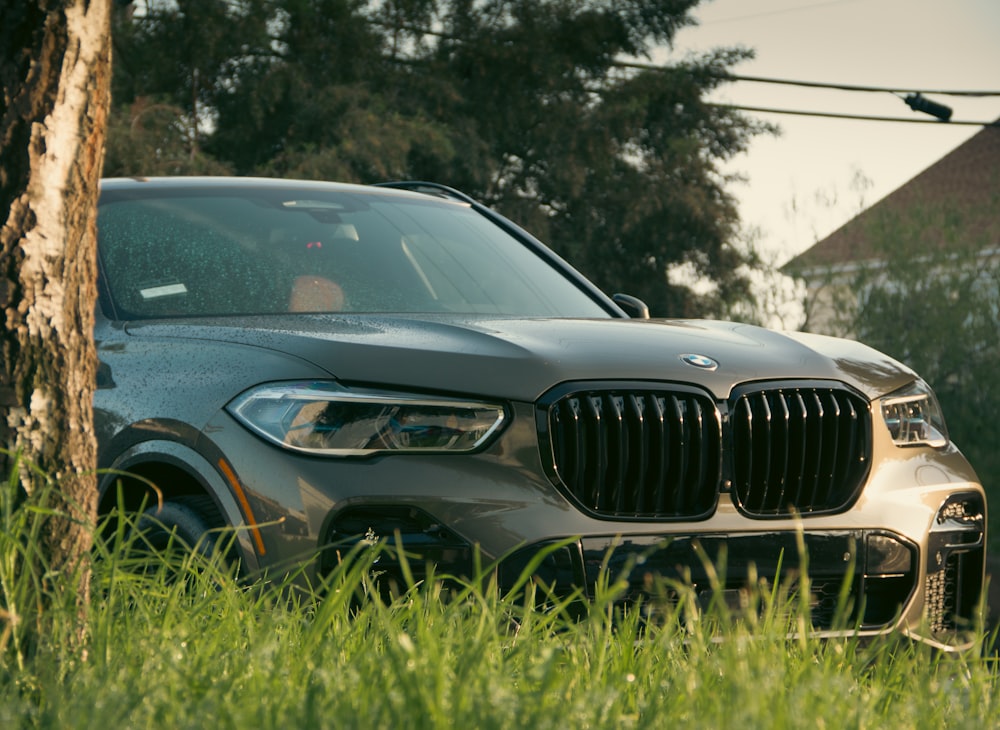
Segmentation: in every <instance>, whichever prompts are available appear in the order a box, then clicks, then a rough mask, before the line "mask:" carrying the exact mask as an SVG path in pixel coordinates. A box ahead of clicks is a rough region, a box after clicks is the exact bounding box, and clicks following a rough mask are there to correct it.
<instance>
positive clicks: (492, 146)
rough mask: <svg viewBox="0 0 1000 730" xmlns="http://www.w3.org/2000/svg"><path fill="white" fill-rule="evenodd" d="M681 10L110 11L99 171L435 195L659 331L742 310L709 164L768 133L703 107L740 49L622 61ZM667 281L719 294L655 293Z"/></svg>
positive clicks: (135, 6)
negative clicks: (551, 256)
mask: <svg viewBox="0 0 1000 730" xmlns="http://www.w3.org/2000/svg"><path fill="white" fill-rule="evenodd" d="M696 3H697V0H624V1H623V0H587V1H581V0H384V1H383V2H363V1H361V0H146V2H144V3H125V4H120V7H119V10H118V12H117V16H116V29H115V33H116V35H115V48H116V55H115V77H114V84H115V100H116V110H115V115H116V121H115V123H114V125H113V127H112V131H111V140H110V147H109V155H108V163H107V164H108V173H109V174H150V173H158V172H172V173H196V172H205V171H215V170H222V171H229V172H232V173H234V174H239V175H249V174H266V175H277V176H287V177H302V178H326V179H339V180H347V181H358V182H377V181H381V180H385V179H400V178H411V179H429V180H434V181H437V182H442V183H445V184H448V185H452V186H453V187H457V188H460V189H462V190H464V191H465V192H467V193H469V194H471V195H473V196H474V197H476V198H478V199H481V200H483V201H484V202H485V203H487V204H490V205H492V206H494V207H496V208H497V209H499V210H500V211H501V212H503V213H505V214H506V215H508V216H509V217H511V218H512V219H514V220H516V221H517V222H519V223H521V224H523V225H525V226H526V227H528V228H529V229H530V230H532V231H533V232H535V233H537V234H538V235H539V236H540V237H541V238H543V239H544V240H546V241H547V242H548V243H550V244H551V245H552V246H553V247H554V248H555V249H556V250H557V251H558V252H560V253H561V254H563V255H564V256H565V257H567V258H568V259H570V260H571V261H572V262H573V263H574V264H575V265H576V266H577V267H578V268H580V269H581V270H582V271H583V272H584V273H585V274H587V275H588V276H590V277H591V278H592V279H594V280H595V281H596V282H597V283H598V284H599V285H600V286H602V287H603V288H604V289H606V290H609V291H627V292H629V293H632V294H636V295H638V296H640V297H642V298H644V299H646V300H647V301H648V303H649V304H650V305H651V308H652V310H653V313H654V314H658V315H674V316H692V315H709V314H719V313H721V312H723V311H724V310H726V309H727V308H728V307H729V305H731V304H732V303H733V302H735V301H739V300H740V299H744V298H746V297H748V296H749V291H748V284H747V280H746V277H745V269H743V268H742V267H741V264H743V263H746V259H747V256H746V254H745V253H743V252H741V250H740V249H739V248H738V247H737V246H736V245H734V243H733V242H734V240H735V233H736V227H737V224H738V220H737V213H736V210H735V206H734V203H733V200H732V199H731V197H730V196H729V195H728V194H727V193H726V191H725V184H726V182H727V181H726V180H725V179H724V178H723V177H722V175H721V174H720V172H719V163H720V162H722V161H724V160H726V159H728V158H729V157H731V156H732V155H734V154H737V153H739V152H740V151H742V150H744V149H745V148H746V145H747V144H748V142H749V140H750V138H751V137H752V136H753V135H754V134H756V133H758V132H761V131H763V130H764V128H763V127H761V126H758V125H755V124H753V123H751V122H749V121H748V120H747V119H746V118H744V117H741V116H740V115H739V114H738V113H736V112H734V111H732V110H728V109H724V108H719V107H716V106H712V105H709V104H706V103H705V101H704V97H705V95H706V93H707V92H708V91H710V90H711V89H712V88H714V87H715V86H716V85H717V84H719V83H720V82H721V79H722V78H723V76H724V75H725V73H726V71H727V69H728V67H729V66H731V65H732V64H734V63H737V62H738V61H740V60H741V59H743V58H745V57H746V56H747V55H748V52H746V51H742V50H720V51H717V52H714V53H710V54H706V55H704V56H701V57H695V58H691V59H689V60H687V61H685V62H683V63H679V64H675V65H673V66H671V67H669V68H665V69H662V70H647V69H638V68H634V67H628V66H624V65H622V63H620V61H621V59H626V58H643V57H648V56H649V54H650V52H651V50H652V49H653V48H655V47H657V46H667V45H669V44H670V43H671V42H672V41H673V39H674V37H675V35H676V33H677V32H678V31H679V30H680V29H681V28H683V27H685V26H687V25H690V24H691V23H692V20H691V17H690V15H689V12H690V10H691V9H692V7H693V6H694V5H695V4H696ZM679 265H685V266H686V267H687V268H688V269H690V270H691V271H693V272H694V275H695V276H697V277H701V278H703V279H707V280H708V281H710V282H712V283H714V284H715V286H714V287H710V288H709V293H708V294H705V295H702V296H700V297H696V296H694V295H693V294H692V293H691V291H690V290H689V289H688V288H686V287H685V286H682V285H679V284H672V283H670V281H669V280H668V277H667V272H668V270H670V269H671V268H672V267H676V266H679Z"/></svg>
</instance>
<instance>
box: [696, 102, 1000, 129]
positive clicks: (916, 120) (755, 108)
mask: <svg viewBox="0 0 1000 730" xmlns="http://www.w3.org/2000/svg"><path fill="white" fill-rule="evenodd" d="M708 106H714V107H718V108H720V109H735V110H738V111H743V112H757V113H759V114H791V115H794V116H799V117H829V118H832V119H856V120H859V121H866V122H903V123H904V124H940V125H942V126H946V127H948V126H964V127H997V126H1000V124H998V123H997V122H971V121H954V120H951V121H947V122H943V121H941V120H939V119H920V118H916V117H912V118H911V117H880V116H869V115H866V114H838V113H836V112H811V111H802V110H797V109H771V108H768V107H759V106H742V105H739V104H716V103H712V102H709V103H708Z"/></svg>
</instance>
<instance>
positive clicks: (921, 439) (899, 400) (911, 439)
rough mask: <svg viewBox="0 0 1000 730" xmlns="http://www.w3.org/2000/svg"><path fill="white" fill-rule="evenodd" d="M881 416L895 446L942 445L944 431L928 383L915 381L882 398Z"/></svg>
mask: <svg viewBox="0 0 1000 730" xmlns="http://www.w3.org/2000/svg"><path fill="white" fill-rule="evenodd" d="M882 419H883V420H884V421H885V425H886V426H887V427H888V428H889V433H890V434H892V440H893V442H894V443H895V444H896V446H944V445H945V444H947V443H948V430H947V428H945V425H944V415H943V414H942V412H941V406H940V405H938V402H937V398H935V397H934V392H933V391H932V390H931V388H930V386H929V385H927V383H925V382H923V381H922V380H917V381H915V382H913V383H911V384H910V385H908V386H906V387H905V388H901V389H900V390H897V391H896V392H895V393H891V394H890V395H888V396H886V397H885V398H883V399H882Z"/></svg>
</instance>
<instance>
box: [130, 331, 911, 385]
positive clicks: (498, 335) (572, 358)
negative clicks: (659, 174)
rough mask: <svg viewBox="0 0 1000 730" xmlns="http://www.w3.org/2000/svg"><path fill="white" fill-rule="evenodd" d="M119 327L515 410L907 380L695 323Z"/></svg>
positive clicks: (831, 352)
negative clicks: (540, 402) (593, 383)
mask: <svg viewBox="0 0 1000 730" xmlns="http://www.w3.org/2000/svg"><path fill="white" fill-rule="evenodd" d="M126 330H127V332H128V333H129V334H130V335H133V336H136V337H167V338H173V337H176V338H184V339H196V340H205V341H214V342H225V343H230V344H238V345H244V346H248V347H256V348H266V349H269V350H277V351H280V352H284V353H288V354H291V355H294V356H296V357H298V358H301V359H303V360H307V361H309V362H311V363H313V364H315V365H317V366H318V367H320V368H322V369H323V370H325V371H326V372H328V373H330V375H332V376H333V377H335V378H338V379H340V380H343V381H346V382H355V383H369V384H378V385H381V386H384V387H398V388H406V389H420V390H430V391H436V392H453V393H463V394H476V395H480V396H493V397H500V398H508V399H512V400H522V401H534V400H536V399H537V398H538V397H539V396H540V395H541V394H542V393H544V392H545V391H546V390H548V389H549V388H551V387H552V386H554V385H556V384H559V383H563V382H567V381H579V380H655V381H672V382H684V383H694V384H698V385H700V386H702V387H704V388H706V389H707V390H709V391H710V392H711V393H712V394H713V395H714V396H715V397H716V398H719V399H724V398H727V397H728V396H729V394H730V392H731V390H732V389H733V388H734V387H735V386H737V385H739V384H742V383H746V382H752V381H760V380H774V379H832V380H839V381H842V382H845V383H847V384H849V385H851V386H853V387H855V388H857V389H858V390H860V391H861V392H862V393H864V394H865V395H867V396H868V397H869V398H875V397H877V396H879V395H883V394H885V393H888V392H891V391H892V390H895V389H896V388H899V387H901V386H903V385H905V384H907V383H908V382H910V381H912V380H913V379H914V377H915V375H914V373H913V371H911V370H910V369H908V368H906V367H905V366H903V365H901V364H900V363H898V362H897V361H895V360H893V359H892V358H890V357H888V356H886V355H883V354H882V353H879V352H877V351H876V350H873V349H871V348H869V347H866V346H864V345H862V344H860V343H857V342H853V341H850V340H842V339H836V338H830V337H822V336H819V335H807V334H803V333H782V332H776V331H773V330H768V329H763V328H760V327H754V326H751V325H746V324H739V323H733V322H715V321H703V320H692V321H681V320H620V319H607V320H592V319H545V318H539V319H510V318H496V317H477V316H430V315H419V316H416V315H414V316H407V315H398V316H383V315H289V316H269V317H255V318H240V320H239V324H238V325H237V324H235V323H234V321H233V320H232V319H217V320H197V321H192V320H186V321H184V322H178V321H171V322H165V321H158V322H142V323H130V324H128V325H127V326H126ZM685 355H699V356H703V357H707V358H711V359H712V360H714V361H715V362H716V363H717V367H716V368H715V369H714V370H709V369H706V368H703V367H697V366H695V365H692V364H690V363H689V362H687V361H685V360H684V358H683V356H685ZM281 377H282V376H281V374H280V373H275V379H281Z"/></svg>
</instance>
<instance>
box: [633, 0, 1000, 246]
mask: <svg viewBox="0 0 1000 730" xmlns="http://www.w3.org/2000/svg"><path fill="white" fill-rule="evenodd" d="M693 14H694V16H695V17H696V18H697V19H698V21H699V25H698V26H696V27H690V28H685V29H683V30H681V31H680V32H679V33H678V34H677V36H676V38H675V43H674V47H673V48H672V49H659V50H658V51H657V52H656V53H655V54H654V56H653V58H652V60H653V61H654V62H656V63H664V62H670V61H671V60H677V59H681V58H684V57H686V56H687V55H688V54H691V53H699V52H704V51H706V50H709V49H712V48H719V47H732V46H743V47H747V48H750V49H753V50H754V52H755V54H756V57H755V58H754V59H753V60H751V61H745V62H743V63H740V64H738V65H736V66H734V67H732V69H731V71H732V73H734V74H737V75H742V76H759V77H766V78H774V79H789V80H794V81H809V82H821V83H830V84H841V85H857V86H876V87H886V88H890V89H894V90H898V91H900V92H909V91H915V90H922V91H924V92H929V91H936V90H945V91H953V90H954V91H994V92H1000V0H948V1H947V2H945V1H944V0H706V1H705V2H703V3H702V4H701V5H700V6H698V7H697V8H696V9H695V11H694V13H693ZM924 95H925V96H926V97H928V98H930V99H932V100H934V101H937V102H940V103H943V104H946V105H948V106H950V107H952V109H953V115H952V121H953V122H959V121H976V122H988V121H994V120H997V119H1000V94H998V95H997V96H992V97H980V98H976V97H962V96H943V95H939V94H930V93H925V94H924ZM710 100H711V101H715V102H720V103H731V104H737V105H741V106H754V107H769V108H781V109H793V110H807V111H819V112H833V113H841V114H858V115H868V116H887V117H900V118H906V119H913V120H917V119H922V120H929V121H931V122H934V123H932V124H916V123H902V122H871V121H857V120H843V119H827V118H819V117H799V116H789V115H784V114H757V113H753V114H752V116H754V117H756V118H759V119H761V120H764V121H768V122H771V123H776V124H777V125H779V126H780V127H781V130H782V134H781V135H780V136H778V137H771V136H762V137H759V138H757V139H755V140H754V141H753V142H752V143H751V148H750V149H749V151H748V152H747V153H745V154H741V155H739V156H737V157H736V158H735V159H734V160H732V161H731V163H729V164H728V165H727V166H726V167H725V171H726V172H727V173H739V174H741V175H743V176H744V177H746V179H747V181H746V182H745V183H734V184H730V185H729V187H728V190H729V191H730V193H732V194H733V195H734V196H735V197H736V198H737V199H738V201H739V205H740V214H741V217H742V219H743V222H744V226H745V228H746V229H747V230H748V231H749V230H757V231H758V232H759V239H758V244H759V245H760V247H761V249H762V250H763V251H765V252H766V253H770V254H771V255H772V256H773V257H774V258H775V263H778V264H781V263H784V261H786V260H787V259H789V258H791V257H792V256H794V255H797V254H799V253H801V252H802V251H804V250H805V249H807V248H809V246H811V245H813V244H814V243H815V242H816V241H817V240H819V239H821V238H823V237H825V236H826V235H828V234H829V233H831V232H833V231H834V230H836V229H837V228H839V227H840V226H841V225H843V224H844V223H846V222H847V221H848V220H850V219H851V218H852V217H853V216H854V215H856V214H857V213H858V212H859V211H860V210H862V209H863V208H866V207H869V206H870V205H872V204H873V203H875V202H877V201H878V200H880V199H882V198H884V197H885V196H886V195H888V194H889V193H891V192H892V191H893V190H895V189H897V188H899V187H900V186H901V185H903V184H904V183H906V182H907V181H908V180H910V179H912V178H913V177H914V176H915V175H917V174H918V173H920V172H921V171H923V170H925V169H926V168H927V167H929V166H930V165H932V164H933V163H934V162H936V161H937V160H939V159H941V158H942V157H944V156H945V155H947V154H948V153H949V152H950V151H951V150H953V149H954V148H955V147H957V146H959V145H960V144H961V143H962V142H964V141H965V140H967V139H968V138H969V137H971V136H972V135H974V134H975V133H976V132H978V131H980V129H981V127H977V126H960V125H957V124H951V123H943V122H936V121H935V120H934V118H933V117H931V116H928V115H926V114H921V113H918V112H914V111H912V110H911V109H910V108H909V107H908V106H907V105H906V104H905V103H904V102H903V100H902V99H900V98H899V97H898V96H896V95H894V94H892V93H889V92H883V93H868V92H846V91H840V90H829V89H809V88H801V87H796V86H784V85H775V84H762V83H753V82H736V83H728V84H725V85H723V86H722V87H721V88H720V89H718V90H717V91H716V92H714V93H713V95H712V96H711V97H710Z"/></svg>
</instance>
